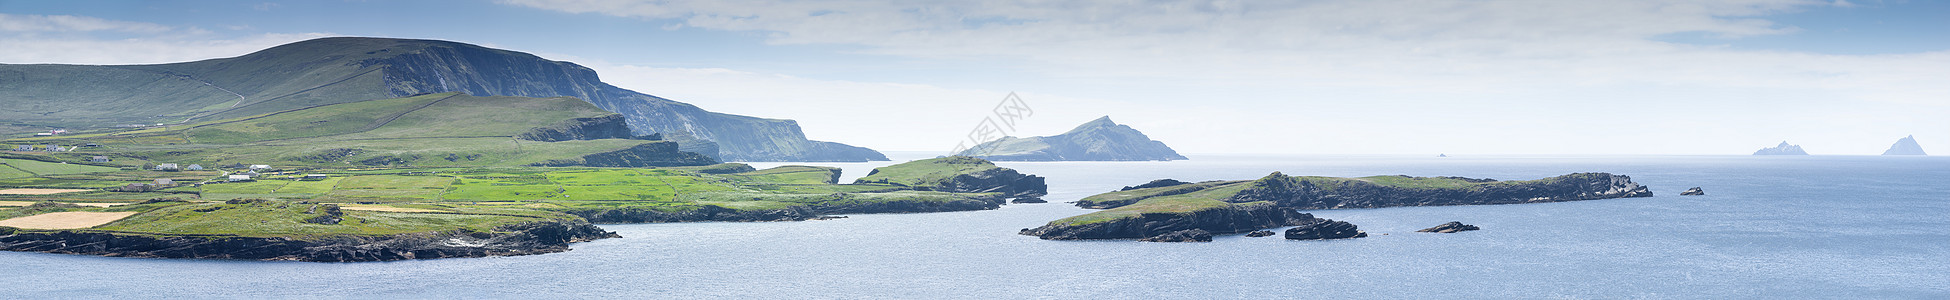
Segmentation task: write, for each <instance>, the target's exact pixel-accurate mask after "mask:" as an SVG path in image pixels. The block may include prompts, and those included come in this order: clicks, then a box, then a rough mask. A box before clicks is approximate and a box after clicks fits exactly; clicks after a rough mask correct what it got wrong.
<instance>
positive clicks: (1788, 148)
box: [1754, 141, 1808, 155]
mask: <svg viewBox="0 0 1950 300" xmlns="http://www.w3.org/2000/svg"><path fill="white" fill-rule="evenodd" d="M1754 155H1808V151H1802V150H1801V146H1799V145H1789V144H1788V143H1787V141H1781V144H1780V145H1776V146H1774V147H1773V148H1761V149H1760V150H1759V151H1754Z"/></svg>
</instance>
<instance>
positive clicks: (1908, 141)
mask: <svg viewBox="0 0 1950 300" xmlns="http://www.w3.org/2000/svg"><path fill="white" fill-rule="evenodd" d="M1882 155H1930V154H1929V153H1923V145H1919V144H1917V143H1916V136H1914V135H1911V136H1906V137H1903V139H1900V140H1896V144H1893V145H1889V150H1884V151H1882Z"/></svg>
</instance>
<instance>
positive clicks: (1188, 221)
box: [1021, 203, 1316, 240]
mask: <svg viewBox="0 0 1950 300" xmlns="http://www.w3.org/2000/svg"><path fill="white" fill-rule="evenodd" d="M1314 220H1316V219H1315V218H1314V216H1313V215H1311V214H1306V213H1301V212H1297V211H1294V210H1291V209H1285V208H1281V207H1278V206H1274V205H1272V203H1258V204H1241V205H1228V206H1220V207H1214V208H1209V209H1203V210H1198V211H1192V212H1187V213H1146V214H1139V215H1137V216H1136V217H1132V218H1116V219H1109V220H1101V221H1087V222H1077V223H1071V224H1058V223H1051V224H1049V225H1044V226H1042V227H1037V228H1029V229H1023V230H1022V232H1021V234H1023V235H1033V236H1037V237H1039V238H1042V239H1045V240H1085V239H1142V238H1149V237H1154V236H1158V235H1162V234H1168V233H1173V232H1178V231H1183V230H1191V229H1198V230H1203V231H1205V232H1207V233H1211V234H1232V233H1241V232H1251V231H1254V230H1260V229H1265V228H1274V227H1282V226H1293V225H1300V224H1307V223H1310V222H1313V221H1314Z"/></svg>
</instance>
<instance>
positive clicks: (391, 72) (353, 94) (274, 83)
mask: <svg viewBox="0 0 1950 300" xmlns="http://www.w3.org/2000/svg"><path fill="white" fill-rule="evenodd" d="M9 74H20V77H21V80H10V81H0V84H7V88H8V90H9V91H15V90H18V91H23V92H22V93H18V94H20V95H0V99H21V100H22V101H29V102H30V104H33V105H22V108H23V110H24V111H23V112H20V113H19V114H18V115H20V116H22V117H32V116H35V115H40V114H52V113H58V114H60V115H59V116H47V118H45V119H46V121H47V122H57V121H58V122H65V123H80V124H88V123H107V124H123V123H131V122H132V123H140V124H152V123H160V122H163V121H164V120H167V121H168V122H176V121H182V120H184V119H190V120H192V121H208V120H217V119H224V118H235V117H245V116H252V115H258V114H264V113H270V112H276V111H283V110H289V109H295V108H301V107H309V106H317V105H325V104H336V103H347V102H354V101H363V100H371V99H385V98H397V97H403V96H410V95H418V94H426V93H439V92H465V93H467V94H470V95H475V96H523V97H537V98H546V97H563V96H566V97H575V98H578V99H582V100H585V101H588V102H589V103H591V104H595V105H596V106H597V107H599V108H602V109H604V110H608V111H611V112H616V113H619V114H622V115H623V117H624V118H625V119H626V121H627V123H628V124H627V125H628V127H629V128H630V130H631V132H632V133H633V134H632V135H650V134H653V133H657V134H663V135H665V136H673V135H682V136H687V137H691V138H695V139H696V140H700V141H709V142H712V143H713V144H715V146H716V147H717V148H718V150H719V151H717V152H706V151H702V149H694V150H699V151H700V152H706V153H718V154H719V155H720V156H719V158H722V159H724V160H744V161H868V160H887V158H886V156H884V155H882V154H880V153H879V152H876V151H873V150H871V149H866V148H860V147H853V146H847V145H843V144H837V143H830V142H820V141H811V140H807V139H806V137H805V134H804V132H802V131H801V129H800V128H799V125H798V123H796V122H793V121H792V120H780V119H765V118H756V117H749V116H740V115H731V114H722V113H714V112H709V111H705V110H703V109H701V108H698V107H697V106H693V105H690V104H685V103H681V102H677V101H671V100H669V99H664V98H659V97H656V96H651V95H646V94H642V93H638V92H635V91H631V90H628V89H623V88H618V87H616V86H612V85H609V84H607V83H603V82H602V81H601V80H600V78H598V77H597V74H596V72H595V71H594V70H591V69H589V68H586V67H583V66H580V65H576V64H574V63H569V62H562V61H552V60H547V59H543V58H541V57H537V56H534V55H530V54H527V53H521V52H514V51H506V50H498V49H490V48H485V47H480V46H475V45H469V44H463V43H455V42H447V41H433V40H407V39H385V38H354V37H338V38H323V39H315V40H308V41H302V42H297V43H291V44H286V45H281V46H277V47H273V48H270V49H265V50H263V51H258V52H256V53H251V54H248V55H244V56H239V57H233V58H224V59H213V60H205V61H196V62H186V63H174V64H160V65H131V66H35V65H0V77H4V76H8V75H9ZM106 75H113V77H114V78H123V79H118V81H121V80H127V81H129V82H148V83H151V84H134V83H116V82H99V81H102V79H99V78H97V77H103V76H106ZM91 78H95V79H91ZM10 94H13V93H10ZM42 103H50V104H48V105H40V104H42ZM51 103H61V104H60V105H54V104H51ZM30 106H31V107H30ZM42 106H45V107H42ZM75 107H84V108H88V109H74V108H75ZM206 107H221V109H213V110H208V111H204V110H198V109H200V108H206ZM8 113H11V112H0V115H7V116H12V115H10V114H8ZM130 118H135V119H130ZM23 120H25V119H23ZM35 122H40V121H38V120H35ZM118 122H119V123H118Z"/></svg>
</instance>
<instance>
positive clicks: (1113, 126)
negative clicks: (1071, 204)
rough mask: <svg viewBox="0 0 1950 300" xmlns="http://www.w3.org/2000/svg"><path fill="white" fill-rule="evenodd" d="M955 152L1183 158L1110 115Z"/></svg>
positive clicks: (1002, 157) (1044, 157)
mask: <svg viewBox="0 0 1950 300" xmlns="http://www.w3.org/2000/svg"><path fill="white" fill-rule="evenodd" d="M956 155H963V156H974V157H981V158H984V159H988V160H994V161H1146V160H1185V159H1186V158H1185V156H1183V155H1178V151H1175V150H1171V147H1167V146H1165V143H1164V142H1159V141H1154V140H1151V138H1150V137H1148V136H1145V135H1144V133H1143V132H1138V131H1137V129H1132V128H1131V126H1125V125H1119V124H1117V123H1116V122H1111V121H1110V117H1109V116H1105V117H1102V118H1097V119H1096V120H1093V121H1090V122H1087V123H1084V124H1083V125H1078V126H1077V127H1076V128H1075V129H1070V131H1069V132H1064V133H1063V134H1058V135H1054V136H1041V137H1029V138H1015V137H1004V138H1002V139H999V140H994V141H989V142H986V143H981V144H978V145H975V146H974V147H969V148H968V149H967V150H964V151H962V152H961V153H957V154H956Z"/></svg>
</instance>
